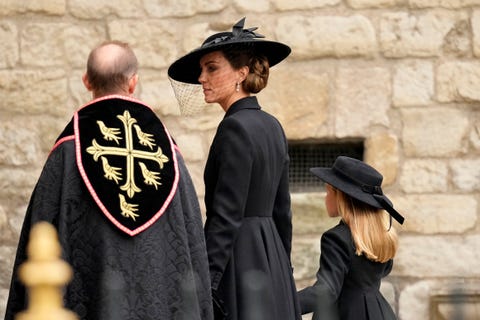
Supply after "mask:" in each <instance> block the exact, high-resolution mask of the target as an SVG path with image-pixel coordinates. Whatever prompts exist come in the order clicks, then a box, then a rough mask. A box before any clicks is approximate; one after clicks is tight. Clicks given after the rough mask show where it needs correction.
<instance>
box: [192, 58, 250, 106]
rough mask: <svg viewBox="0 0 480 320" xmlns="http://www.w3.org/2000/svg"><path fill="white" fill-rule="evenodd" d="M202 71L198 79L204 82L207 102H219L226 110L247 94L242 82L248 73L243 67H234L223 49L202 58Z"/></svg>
mask: <svg viewBox="0 0 480 320" xmlns="http://www.w3.org/2000/svg"><path fill="white" fill-rule="evenodd" d="M200 69H201V73H200V76H199V77H198V81H199V82H200V83H201V84H202V87H203V94H204V95H205V102H207V103H214V102H216V103H219V104H220V105H221V106H222V108H223V109H224V110H225V111H226V110H227V109H228V107H229V106H230V105H231V104H232V103H233V102H235V101H236V100H238V99H239V98H241V97H242V96H244V95H245V93H244V92H243V90H242V88H241V85H240V86H239V87H240V88H239V89H240V90H239V91H237V90H236V88H237V83H241V82H242V81H243V80H244V79H245V77H246V74H244V73H245V72H244V70H243V68H241V69H239V70H235V69H233V67H232V66H231V64H230V63H229V62H228V60H227V59H226V58H225V56H224V55H223V53H222V52H221V51H213V52H210V53H207V54H206V55H204V56H203V57H202V58H201V59H200Z"/></svg>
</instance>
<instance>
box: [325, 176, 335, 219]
mask: <svg viewBox="0 0 480 320" xmlns="http://www.w3.org/2000/svg"><path fill="white" fill-rule="evenodd" d="M325 188H326V190H327V195H326V196H325V207H326V208H327V213H328V216H329V217H331V218H334V217H338V207H337V190H335V188H334V187H332V186H331V185H329V184H328V183H327V184H325Z"/></svg>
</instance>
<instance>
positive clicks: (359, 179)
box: [310, 156, 405, 224]
mask: <svg viewBox="0 0 480 320" xmlns="http://www.w3.org/2000/svg"><path fill="white" fill-rule="evenodd" d="M310 172H312V173H313V174H314V175H315V176H317V177H318V178H320V179H321V180H323V181H325V182H326V183H328V184H330V185H331V186H333V187H334V188H336V189H339V190H340V191H342V192H344V193H346V194H348V195H349V196H351V197H352V198H355V199H357V200H359V201H362V202H364V203H367V204H369V205H371V206H372V207H375V208H379V209H384V210H386V211H387V212H388V213H389V214H390V216H392V218H394V219H395V220H397V221H398V222H399V223H400V224H403V221H404V220H405V218H404V217H403V216H402V215H401V214H400V213H398V212H397V211H396V210H395V209H394V208H393V204H392V202H391V201H390V199H388V198H387V196H386V195H384V194H383V191H382V187H381V185H382V181H383V176H382V175H381V174H380V172H378V171H377V170H375V169H374V168H373V167H371V166H369V165H368V164H366V163H365V162H363V161H360V160H358V159H354V158H350V157H345V156H339V157H337V159H336V160H335V162H334V163H333V166H332V167H331V168H323V167H317V168H310Z"/></svg>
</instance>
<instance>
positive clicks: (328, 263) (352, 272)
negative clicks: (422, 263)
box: [298, 221, 396, 320]
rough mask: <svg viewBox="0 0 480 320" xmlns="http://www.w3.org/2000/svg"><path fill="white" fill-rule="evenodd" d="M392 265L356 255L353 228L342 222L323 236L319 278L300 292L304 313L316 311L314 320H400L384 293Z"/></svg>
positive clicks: (389, 262) (390, 262)
mask: <svg viewBox="0 0 480 320" xmlns="http://www.w3.org/2000/svg"><path fill="white" fill-rule="evenodd" d="M392 265H393V260H389V261H387V262H385V263H379V262H373V261H371V260H368V259H367V258H366V257H365V256H364V255H361V256H358V255H356V254H355V245H354V242H353V239H352V234H351V232H350V228H349V227H348V226H347V225H346V224H345V223H344V222H343V221H341V222H340V223H339V224H338V225H337V226H336V227H333V228H332V229H330V230H328V231H326V232H325V233H324V234H323V235H322V239H321V255H320V268H319V269H318V272H317V281H316V282H315V284H314V285H312V286H310V287H307V288H305V289H303V290H301V291H299V293H298V297H299V300H300V304H301V308H302V314H306V313H310V312H314V314H313V318H312V319H314V320H317V319H318V320H320V319H321V320H333V319H335V320H336V319H341V320H394V319H396V317H395V314H394V312H393V310H392V308H391V307H390V305H389V304H388V302H387V300H385V298H384V297H383V296H382V294H381V292H380V284H381V280H382V278H383V277H385V276H387V275H388V274H389V273H390V271H391V270H392Z"/></svg>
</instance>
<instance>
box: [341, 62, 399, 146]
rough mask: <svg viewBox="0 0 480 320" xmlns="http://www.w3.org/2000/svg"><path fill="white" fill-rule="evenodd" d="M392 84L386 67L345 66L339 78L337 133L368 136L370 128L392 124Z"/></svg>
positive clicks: (343, 135)
mask: <svg viewBox="0 0 480 320" xmlns="http://www.w3.org/2000/svg"><path fill="white" fill-rule="evenodd" d="M390 83H391V82H390V73H389V71H388V70H387V69H385V68H379V67H373V68H346V67H345V68H341V69H340V70H339V71H338V76H337V79H336V88H337V89H336V92H335V101H336V105H337V107H336V108H335V111H334V113H335V136H336V137H338V138H343V137H365V136H368V128H370V127H374V126H378V125H380V126H385V127H388V125H389V124H390V120H389V117H388V114H387V111H388V110H389V108H390V95H391V90H392V89H391V85H390Z"/></svg>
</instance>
